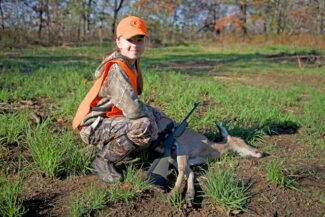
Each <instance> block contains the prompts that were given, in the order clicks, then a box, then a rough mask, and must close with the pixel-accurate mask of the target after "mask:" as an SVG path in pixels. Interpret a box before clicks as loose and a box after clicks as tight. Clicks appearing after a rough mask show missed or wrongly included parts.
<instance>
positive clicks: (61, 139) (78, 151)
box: [26, 119, 93, 178]
mask: <svg viewBox="0 0 325 217" xmlns="http://www.w3.org/2000/svg"><path fill="white" fill-rule="evenodd" d="M50 122H51V120H50V119H47V120H45V121H44V122H43V123H42V124H41V125H38V126H37V127H36V128H35V129H34V128H32V127H31V126H30V127H29V128H28V130H27V136H26V142H27V144H28V149H29V151H30V153H31V155H32V158H33V160H34V162H35V163H36V164H37V165H38V167H40V168H41V170H42V171H43V172H44V174H45V175H46V176H48V177H52V178H54V177H57V176H59V175H60V174H62V173H65V174H68V175H78V174H85V173H87V172H88V171H90V164H91V160H92V157H93V155H92V154H91V153H87V152H86V150H85V149H82V148H80V147H79V146H78V145H77V144H74V142H73V135H72V132H71V131H70V130H68V131H67V130H63V131H62V132H61V133H60V134H57V133H56V132H55V131H54V129H53V127H52V126H51V123H50Z"/></svg>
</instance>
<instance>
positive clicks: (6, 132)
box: [0, 110, 30, 145]
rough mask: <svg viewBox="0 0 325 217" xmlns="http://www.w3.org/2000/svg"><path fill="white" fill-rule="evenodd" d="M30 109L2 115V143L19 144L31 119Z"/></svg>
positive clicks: (0, 119) (0, 131)
mask: <svg viewBox="0 0 325 217" xmlns="http://www.w3.org/2000/svg"><path fill="white" fill-rule="evenodd" d="M29 115H30V113H29V111H27V110H25V111H22V112H18V113H7V114H1V115H0V123H1V127H0V143H1V144H4V145H10V144H19V143H20V142H21V141H22V139H23V136H24V133H25V132H24V131H25V130H26V125H27V122H28V119H29Z"/></svg>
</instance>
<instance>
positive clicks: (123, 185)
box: [107, 165, 150, 204]
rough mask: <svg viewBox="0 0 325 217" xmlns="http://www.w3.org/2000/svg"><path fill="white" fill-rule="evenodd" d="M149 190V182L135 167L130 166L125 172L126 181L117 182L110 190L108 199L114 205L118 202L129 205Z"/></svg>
mask: <svg viewBox="0 0 325 217" xmlns="http://www.w3.org/2000/svg"><path fill="white" fill-rule="evenodd" d="M149 188H150V183H149V181H148V180H147V179H145V178H144V177H143V176H141V174H140V171H139V170H137V169H136V168H135V167H134V166H133V165H130V166H128V167H127V169H126V171H124V181H123V182H117V183H115V184H114V185H113V186H112V187H110V188H108V190H107V199H108V201H109V202H111V203H113V204H116V203H118V202H124V203H128V202H129V201H130V200H132V199H134V198H135V197H136V196H138V195H140V194H142V193H144V192H145V191H147V190H148V189H149Z"/></svg>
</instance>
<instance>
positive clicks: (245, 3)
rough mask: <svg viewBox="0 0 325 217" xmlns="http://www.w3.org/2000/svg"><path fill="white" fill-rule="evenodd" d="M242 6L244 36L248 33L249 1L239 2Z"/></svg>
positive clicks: (241, 19)
mask: <svg viewBox="0 0 325 217" xmlns="http://www.w3.org/2000/svg"><path fill="white" fill-rule="evenodd" d="M239 8H240V23H241V30H242V34H243V36H246V35H247V27H246V23H247V2H246V0H241V1H240V3H239Z"/></svg>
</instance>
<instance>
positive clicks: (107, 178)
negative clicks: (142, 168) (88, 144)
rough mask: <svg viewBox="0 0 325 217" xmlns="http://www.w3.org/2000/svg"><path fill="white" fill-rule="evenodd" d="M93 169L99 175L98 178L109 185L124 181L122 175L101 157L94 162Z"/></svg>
mask: <svg viewBox="0 0 325 217" xmlns="http://www.w3.org/2000/svg"><path fill="white" fill-rule="evenodd" d="M91 165H92V167H93V168H94V170H95V171H96V173H97V176H98V178H100V179H101V180H102V181H103V182H106V183H107V184H113V183H115V182H117V181H122V175H121V174H120V173H118V172H117V171H116V170H115V167H114V165H113V164H112V163H109V162H108V161H107V160H105V159H104V158H101V157H96V158H95V160H94V161H93V162H92V164H91Z"/></svg>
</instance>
